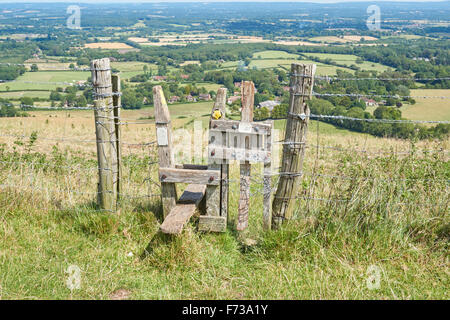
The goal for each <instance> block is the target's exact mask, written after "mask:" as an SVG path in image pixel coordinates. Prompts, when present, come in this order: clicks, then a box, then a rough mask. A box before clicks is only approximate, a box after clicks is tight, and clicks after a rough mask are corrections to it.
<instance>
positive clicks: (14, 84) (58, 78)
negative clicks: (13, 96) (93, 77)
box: [0, 71, 90, 91]
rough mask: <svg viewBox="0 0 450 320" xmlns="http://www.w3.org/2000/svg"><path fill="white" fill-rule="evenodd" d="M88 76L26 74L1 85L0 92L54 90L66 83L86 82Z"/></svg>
mask: <svg viewBox="0 0 450 320" xmlns="http://www.w3.org/2000/svg"><path fill="white" fill-rule="evenodd" d="M89 76H90V72H88V71H39V72H26V73H25V74H23V75H21V76H20V77H18V78H17V80H15V81H11V82H6V83H1V84H0V91H6V87H9V89H10V90H30V89H33V90H54V89H56V88H57V87H65V86H68V85H69V84H68V83H74V82H76V81H80V80H87V78H88V77H89ZM29 82H32V83H29ZM46 82H50V83H46ZM55 82H56V83H55ZM65 83H67V84H65Z"/></svg>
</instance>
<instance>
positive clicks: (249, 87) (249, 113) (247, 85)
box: [236, 81, 255, 231]
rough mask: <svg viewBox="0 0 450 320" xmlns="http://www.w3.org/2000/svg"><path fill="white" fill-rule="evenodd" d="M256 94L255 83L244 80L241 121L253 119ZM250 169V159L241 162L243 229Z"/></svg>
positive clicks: (240, 225)
mask: <svg viewBox="0 0 450 320" xmlns="http://www.w3.org/2000/svg"><path fill="white" fill-rule="evenodd" d="M254 96H255V85H254V84H253V82H252V81H242V85H241V97H242V111H241V123H248V122H252V121H253V104H254ZM249 143H250V142H249V141H245V144H246V147H247V148H248V147H249ZM250 170H251V165H250V163H249V162H248V161H245V162H244V163H241V166H240V173H241V180H240V195H239V213H238V221H237V227H236V229H237V230H238V231H243V230H245V229H246V228H247V227H248V212H249V204H250Z"/></svg>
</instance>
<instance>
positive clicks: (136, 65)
mask: <svg viewBox="0 0 450 320" xmlns="http://www.w3.org/2000/svg"><path fill="white" fill-rule="evenodd" d="M145 65H147V67H148V68H149V69H155V70H156V69H158V67H157V66H156V65H155V64H152V63H145V62H138V61H125V62H111V67H112V68H115V69H118V70H120V71H121V72H128V71H143V70H144V66H145Z"/></svg>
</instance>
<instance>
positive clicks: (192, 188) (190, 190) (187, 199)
mask: <svg viewBox="0 0 450 320" xmlns="http://www.w3.org/2000/svg"><path fill="white" fill-rule="evenodd" d="M205 193H206V185H204V184H189V185H188V186H187V187H186V189H184V192H183V194H182V195H181V197H180V199H178V203H184V204H189V203H191V204H195V205H197V206H198V205H199V204H200V202H201V201H202V199H203V197H204V196H205Z"/></svg>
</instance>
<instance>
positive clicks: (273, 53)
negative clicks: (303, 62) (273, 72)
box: [253, 50, 298, 59]
mask: <svg viewBox="0 0 450 320" xmlns="http://www.w3.org/2000/svg"><path fill="white" fill-rule="evenodd" d="M297 58H298V54H292V53H288V52H285V51H278V50H267V51H259V52H256V53H254V54H253V59H297Z"/></svg>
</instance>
